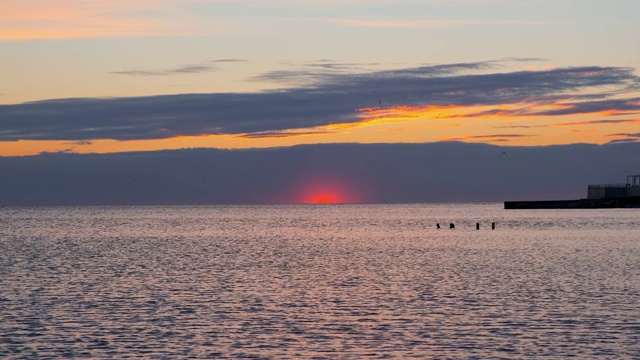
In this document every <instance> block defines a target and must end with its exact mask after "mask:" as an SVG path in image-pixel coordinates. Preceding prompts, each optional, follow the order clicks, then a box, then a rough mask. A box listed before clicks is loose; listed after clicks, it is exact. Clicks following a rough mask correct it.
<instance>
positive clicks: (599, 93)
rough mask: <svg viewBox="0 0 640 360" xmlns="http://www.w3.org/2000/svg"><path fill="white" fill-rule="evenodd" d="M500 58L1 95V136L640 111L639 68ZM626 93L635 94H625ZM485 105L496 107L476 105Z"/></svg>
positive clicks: (252, 129)
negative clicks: (107, 91)
mask: <svg viewBox="0 0 640 360" xmlns="http://www.w3.org/2000/svg"><path fill="white" fill-rule="evenodd" d="M497 67H499V62H476V63H462V64H442V65H429V66H420V67H411V68H400V69H394V70H381V71H370V72H353V73H352V72H348V71H340V72H337V73H336V72H333V71H330V72H327V73H322V74H318V75H317V76H316V77H314V81H313V82H312V83H309V84H304V85H300V86H297V87H292V88H287V89H282V90H273V91H263V92H256V93H217V94H183V95H164V96H149V97H131V98H107V99H102V98H90V99H60V100H48V101H39V102H30V103H24V104H16V105H1V106H0V140H2V141H11V140H19V139H29V140H44V139H47V140H93V139H116V140H133V139H164V138H172V137H176V136H196V135H202V134H232V135H244V136H247V137H251V136H254V137H260V136H263V137H266V136H274V134H276V136H284V135H277V134H286V135H289V132H292V133H295V132H301V133H304V132H310V131H311V132H313V131H317V130H320V131H342V129H345V128H353V127H356V126H361V125H367V124H376V123H380V122H388V123H394V122H404V121H407V119H426V120H445V119H454V118H458V119H460V118H465V117H474V118H482V117H483V116H485V117H491V116H494V117H500V116H512V117H519V116H532V115H534V114H535V115H536V116H539V117H544V116H562V115H572V114H594V115H595V114H598V115H607V116H608V115H615V114H630V113H635V112H640V98H638V97H633V95H634V94H637V93H636V92H635V89H636V87H637V86H638V84H640V79H639V78H638V76H636V75H634V73H633V69H630V68H619V67H596V66H590V67H575V68H558V69H553V70H544V71H519V72H510V73H500V72H487V71H488V70H492V69H495V68H497ZM174 70H175V69H174ZM307 76H308V75H307V74H300V73H295V72H293V73H288V74H287V75H286V76H283V75H282V74H274V73H268V74H265V75H263V78H269V79H277V80H280V79H283V78H284V79H286V80H287V81H288V80H290V79H295V78H296V77H302V78H303V79H307ZM612 89H617V90H615V91H613V93H615V96H616V98H611V97H612ZM625 89H626V90H625ZM629 89H631V90H629ZM625 91H626V92H625ZM621 94H622V95H626V96H627V97H626V98H621V97H620V96H621ZM478 107H484V108H489V109H493V110H489V111H485V112H479V113H478V112H475V113H474V112H472V111H471V110H472V109H474V108H478ZM440 113H441V114H440ZM252 134H255V135H252ZM502 135H503V137H502V139H508V138H509V136H504V135H517V134H502Z"/></svg>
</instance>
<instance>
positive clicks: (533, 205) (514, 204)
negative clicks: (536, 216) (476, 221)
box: [504, 175, 640, 209]
mask: <svg viewBox="0 0 640 360" xmlns="http://www.w3.org/2000/svg"><path fill="white" fill-rule="evenodd" d="M504 208H505V209H613V208H640V175H629V176H627V182H626V184H597V185H589V186H588V187H587V198H586V199H577V200H541V201H505V202H504Z"/></svg>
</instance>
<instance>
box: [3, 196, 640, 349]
mask: <svg viewBox="0 0 640 360" xmlns="http://www.w3.org/2000/svg"><path fill="white" fill-rule="evenodd" d="M438 224H439V225H440V229H438V226H437V225H438ZM450 224H453V226H454V228H450V226H451V225H450ZM492 224H493V225H494V227H495V228H492ZM477 227H479V229H478V228H477ZM569 357H573V358H579V359H600V358H601V359H639V358H640V210H639V209H594V210H588V209H578V210H504V209H503V206H502V204H498V203H495V204H416V205H413V204H412V205H278V206H148V207H147V206H123V207H117V206H110V207H2V208H0V358H3V359H5V358H6V359H59V358H98V359H109V358H114V359H122V358H141V359H174V358H175V359H187V358H189V359H199V358H210V359H211V358H212V359H230V358H237V359H394V358H398V359H409V358H415V359H523V358H529V359H565V358H569Z"/></svg>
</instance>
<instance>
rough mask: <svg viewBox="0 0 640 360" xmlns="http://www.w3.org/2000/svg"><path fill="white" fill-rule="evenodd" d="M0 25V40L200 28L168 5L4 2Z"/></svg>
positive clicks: (143, 0) (90, 0) (163, 1)
mask: <svg viewBox="0 0 640 360" xmlns="http://www.w3.org/2000/svg"><path fill="white" fill-rule="evenodd" d="M0 23H1V24H2V25H3V26H2V27H3V29H2V32H0V41H1V40H31V39H61V38H89V37H121V36H159V35H180V34H193V33H196V32H197V29H198V28H199V27H201V26H202V25H203V24H202V22H201V20H200V19H198V18H197V17H196V16H194V14H191V13H189V12H187V11H185V10H183V9H182V8H181V7H180V6H179V5H178V3H177V2H176V1H169V0H157V1H154V0H136V1H100V0H85V1H82V2H76V1H67V0H47V1H19V0H4V1H3V2H2V4H0Z"/></svg>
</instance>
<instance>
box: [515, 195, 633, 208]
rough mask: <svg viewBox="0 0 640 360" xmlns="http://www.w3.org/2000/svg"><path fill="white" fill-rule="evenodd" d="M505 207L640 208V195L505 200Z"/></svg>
mask: <svg viewBox="0 0 640 360" xmlns="http://www.w3.org/2000/svg"><path fill="white" fill-rule="evenodd" d="M504 208H505V209H615V208H640V196H636V197H627V198H618V199H578V200H542V201H505V202H504Z"/></svg>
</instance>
